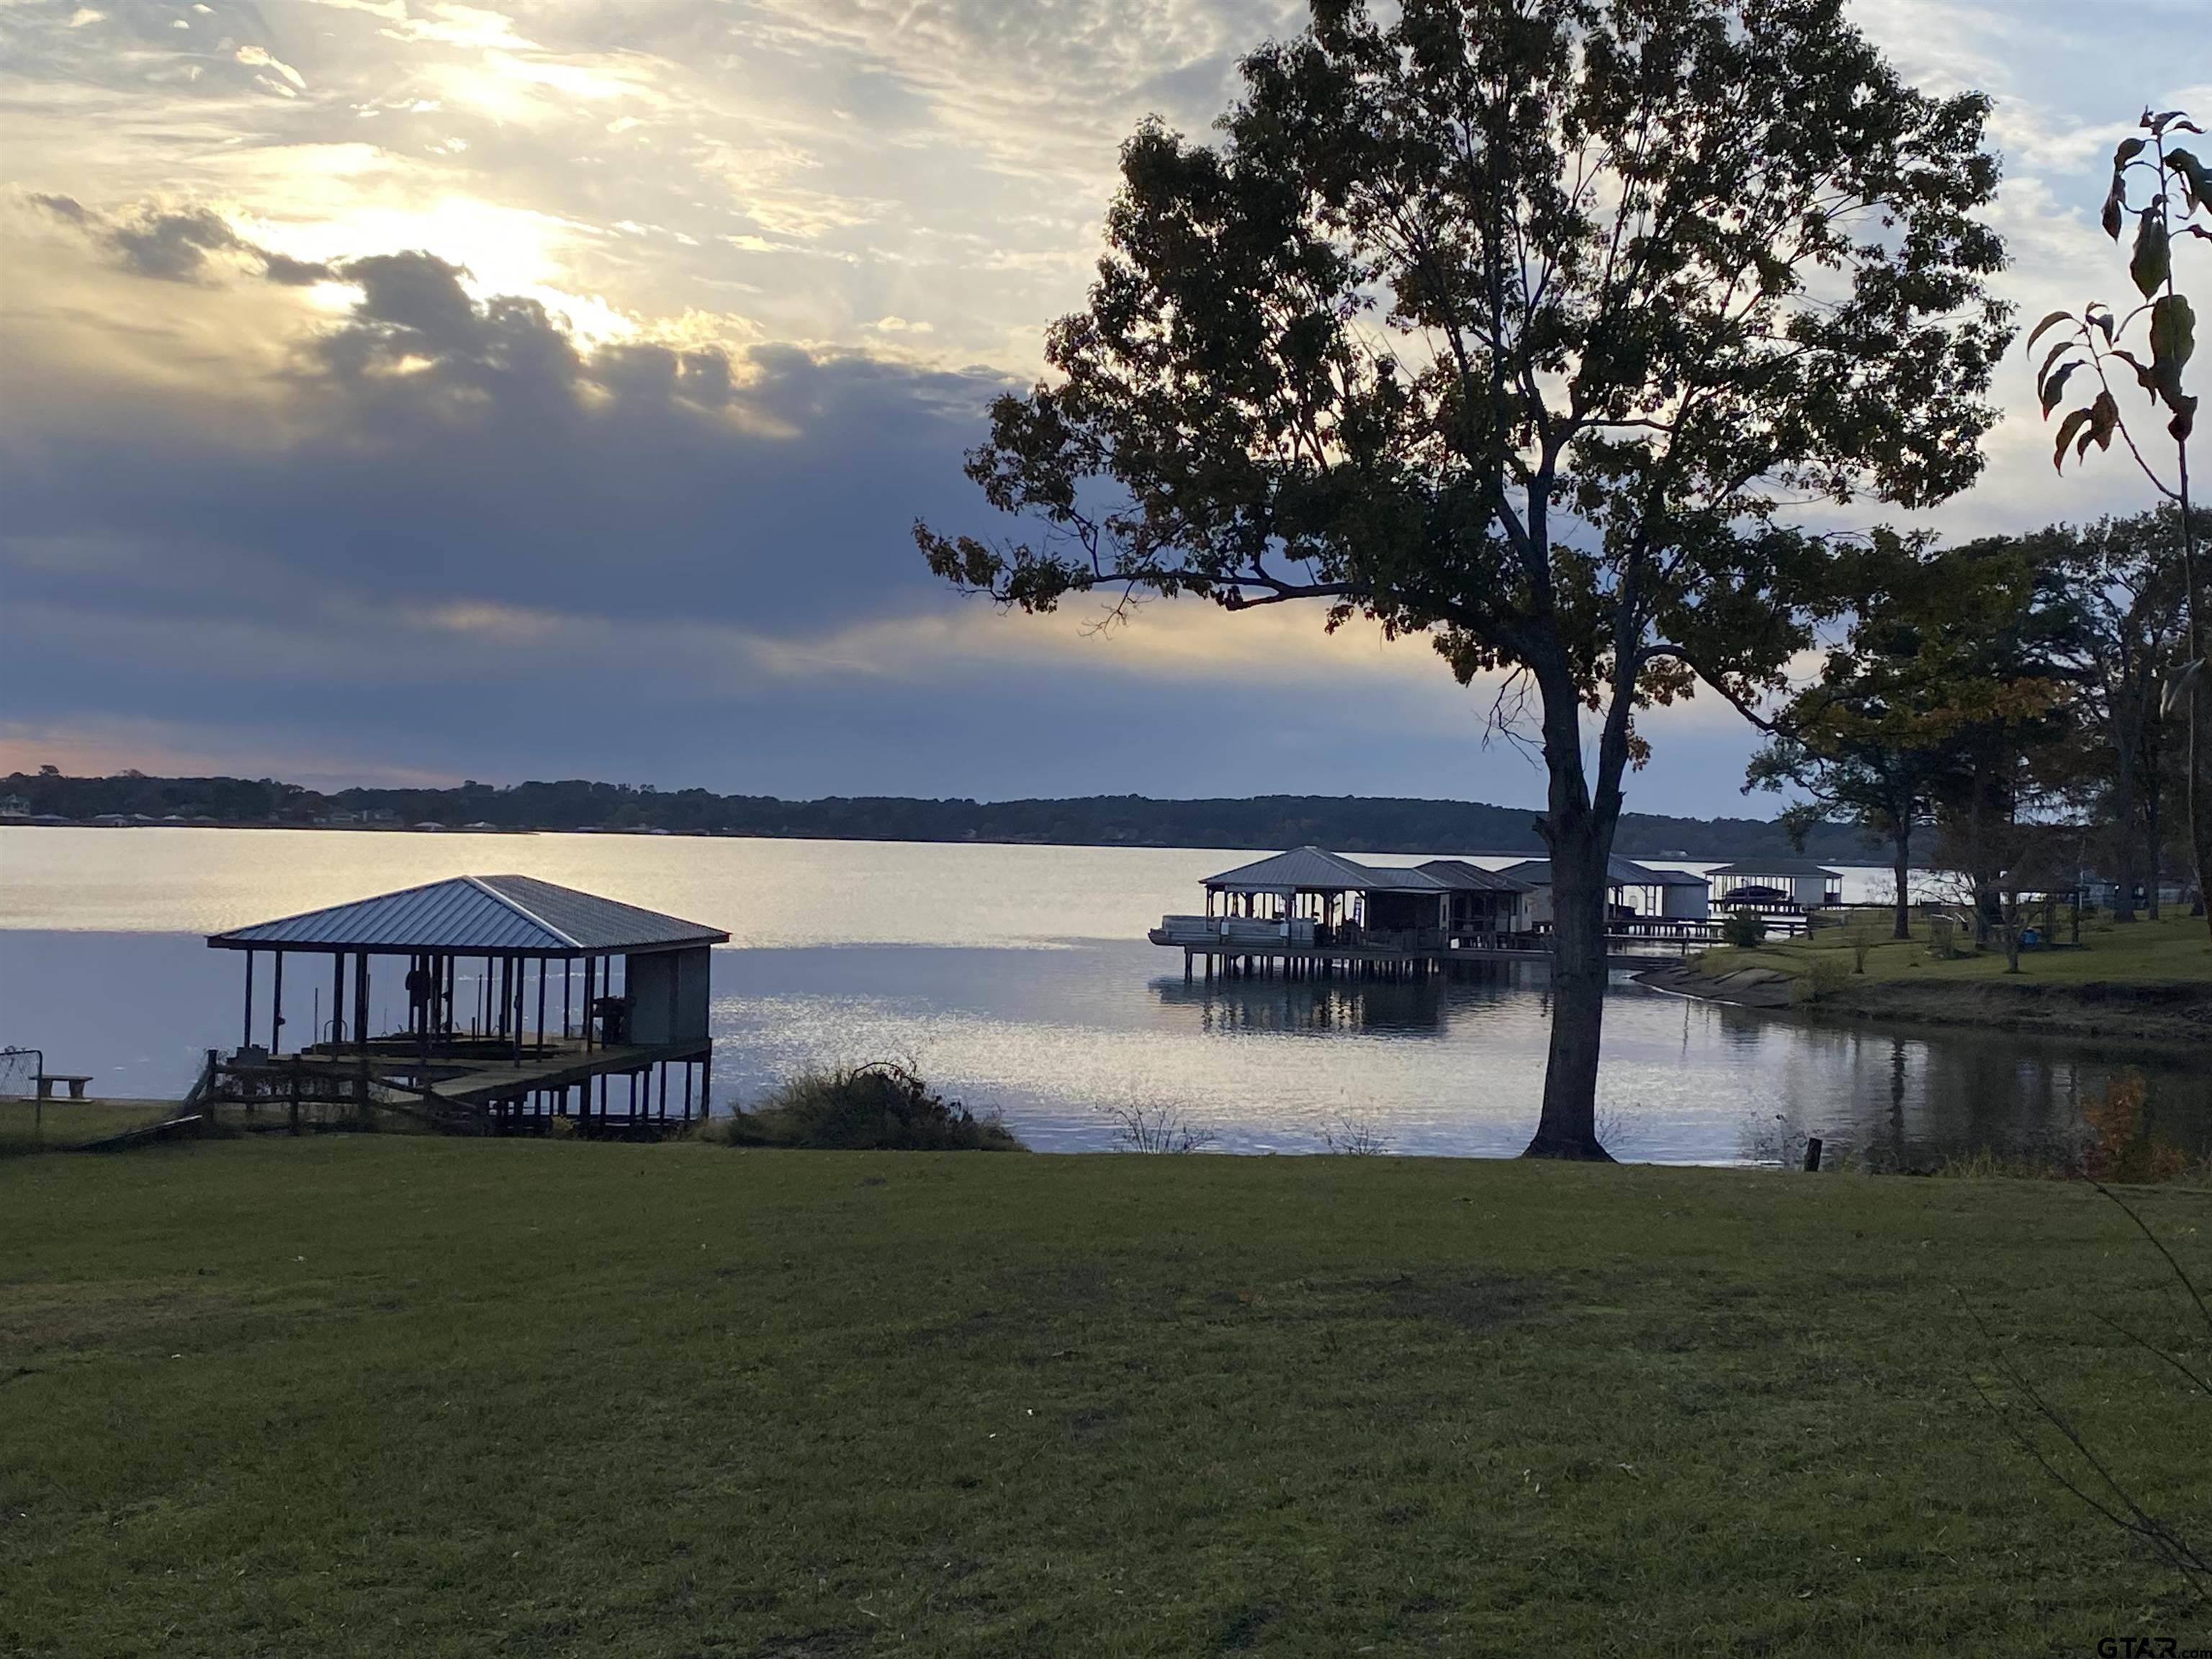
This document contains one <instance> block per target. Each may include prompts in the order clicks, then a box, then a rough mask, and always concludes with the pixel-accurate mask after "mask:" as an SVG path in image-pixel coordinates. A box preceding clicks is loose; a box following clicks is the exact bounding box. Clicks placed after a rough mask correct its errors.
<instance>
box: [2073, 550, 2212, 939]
mask: <svg viewBox="0 0 2212 1659" xmlns="http://www.w3.org/2000/svg"><path fill="white" fill-rule="evenodd" d="M2197 520H2198V523H2197V540H2199V541H2200V542H2201V541H2203V540H2204V539H2206V534H2205V532H2206V530H2207V528H2208V520H2212V515H2208V514H2206V513H2203V512H2202V511H2201V510H2200V511H2199V512H2198V513H2197ZM2031 545H2033V546H2034V547H2035V548H2036V549H2037V550H2039V555H2040V556H2041V557H2042V559H2043V560H2044V562H2045V564H2046V565H2047V566H2048V568H2050V570H2051V573H2052V574H2053V576H2054V577H2055V578H2056V579H2057V581H2058V583H2059V584H2060V586H2061V587H2062V590H2063V592H2064V594H2065V602H2066V604H2067V606H2068V608H2069V610H2070V611H2071V612H2072V613H2073V615H2072V625H2071V628H2070V630H2069V631H2070V633H2071V634H2072V636H2073V637H2072V641H2071V647H2070V649H2069V650H2068V651H2067V652H2066V653H2065V659H2066V660H2065V667H2066V670H2067V671H2068V673H2069V677H2070V678H2071V679H2072V681H2073V683H2074V685H2075V688H2076V691H2077V699H2076V702H2077V708H2078V712H2079V716H2080V725H2081V735H2082V736H2083V738H2086V739H2087V744H2088V746H2089V747H2090V749H2091V751H2092V753H2093V755H2094V757H2095V759H2094V762H2093V765H2092V766H2091V768H2090V769H2089V771H2090V775H2091V777H2092V779H2093V781H2094V782H2095V784H2096V785H2097V786H2098V787H2097V788H2096V790H2095V792H2094V793H2095V795H2096V796H2097V797H2098V799H2097V800H2096V801H2095V803H2094V804H2095V805H2097V806H2098V807H2100V808H2101V809H2102V815H2103V816H2104V817H2106V820H2107V821H2108V822H2109V823H2110V824H2111V827H2112V850H2111V854H2110V856H2111V858H2112V875H2113V876H2114V878H2116V880H2115V889H2116V893H2117V896H2116V897H2115V899H2114V901H2113V915H2114V919H2115V920H2116V921H2134V920H2135V888H2136V877H2137V875H2138V873H2139V872H2142V873H2144V874H2145V875H2147V878H2148V882H2149V884H2150V890H2151V902H2152V904H2153V906H2154V907H2155V905H2156V903H2157V887H2158V866H2159V848H2158V844H2157V843H2158V838H2159V835H2160V824H2159V823H2158V810H2157V809H2158V804H2159V802H2158V789H2159V784H2160V777H2159V771H2160V751H2161V750H2162V749H2163V748H2165V747H2166V744H2164V743H2163V742H2162V739H2163V738H2164V737H2165V733H2164V732H2163V731H2162V730H2161V729H2160V728H2161V722H2160V720H2159V718H2158V713H2159V692H2160V688H2161V687H2162V686H2164V685H2167V684H2172V682H2173V681H2174V680H2175V679H2176V678H2179V673H2180V671H2181V667H2182V659H2183V658H2184V656H2185V654H2186V653H2185V649H2184V647H2185V645H2186V643H2187V639H2188V629H2187V626H2186V624H2185V622H2184V620H2183V617H2184V610H2185V599H2186V594H2185V587H2186V584H2185V581H2184V580H2183V562H2182V559H2181V556H2180V554H2181V513H2180V510H2179V508H2177V507H2166V508H2164V509H2161V510H2159V511H2156V512H2151V513H2139V514H2137V515H2136V516H2135V517H2133V518H2126V519H2106V520H2100V522H2098V523H2096V524H2093V525H2090V526H2086V527H2084V528H2082V529H2081V530H2074V529H2071V528H2068V527H2064V526H2060V527H2055V528H2053V529H2052V530H2050V531H2047V532H2044V534H2043V535H2041V536H2039V537H2035V538H2031ZM2139 849H2140V850H2141V851H2142V852H2143V853H2144V854H2146V856H2145V857H2144V859H2143V860H2142V864H2140V865H2139V864H2138V863H2137V861H2136V854H2137V852H2138V850H2139ZM2154 913H2155V911H2154Z"/></svg>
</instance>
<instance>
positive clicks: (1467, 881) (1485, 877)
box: [1418, 859, 1534, 893]
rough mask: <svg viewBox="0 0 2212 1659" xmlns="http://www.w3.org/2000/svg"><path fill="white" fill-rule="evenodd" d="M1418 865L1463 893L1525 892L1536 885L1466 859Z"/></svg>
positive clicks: (1434, 860)
mask: <svg viewBox="0 0 2212 1659" xmlns="http://www.w3.org/2000/svg"><path fill="white" fill-rule="evenodd" d="M1418 867H1419V870H1420V871H1421V872H1422V873H1423V874H1424V875H1426V876H1429V877H1431V878H1433V879H1434V880H1435V881H1437V883H1438V884H1441V885H1443V886H1445V887H1450V888H1455V889H1456V890H1459V891H1460V892H1462V893H1525V892H1527V891H1528V890H1529V888H1530V887H1531V886H1532V885H1534V884H1533V883H1530V882H1527V881H1523V880H1522V878H1520V877H1518V876H1509V875H1507V874H1506V873H1505V872H1504V871H1503V870H1486V869H1484V868H1483V867H1482V866H1480V865H1479V864H1469V863H1468V861H1467V860H1465V859H1431V860H1429V861H1428V862H1427V863H1426V864H1424V865H1421V866H1418Z"/></svg>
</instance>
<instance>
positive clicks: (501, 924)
mask: <svg viewBox="0 0 2212 1659" xmlns="http://www.w3.org/2000/svg"><path fill="white" fill-rule="evenodd" d="M729 937H730V936H729V935H728V934H727V933H724V932H723V931H722V930H721V929H720V928H718V927H705V926H703V925H702V924H701V923H699V922H696V921H684V920H683V919H682V918H680V917H677V916H669V915H662V914H661V913H660V912H659V911H658V910H645V909H641V908H638V907H637V906H636V905H634V904H621V903H617V902H616V901H614V900H613V899H607V898H601V897H599V896H598V895H596V894H593V893H581V892H579V891H577V890H575V889H574V888H573V887H562V886H560V885H559V884H556V883H554V882H550V881H539V880H538V879H537V878H535V877H532V876H454V877H451V878H448V879H447V880H444V881H434V882H429V883H426V884H424V885H422V886H420V887H405V888H402V889H401V890H399V891H398V892H396V893H380V894H379V895H377V896H375V897H374V898H365V899H356V900H355V901H354V902H352V903H350V904H334V905H331V906H330V907H329V908H326V909H321V910H309V911H307V912H305V913H303V914H302V915H296V916H284V917H282V918H280V919H278V920H277V921H264V922H257V923H255V924H254V925H252V926H251V927H234V928H233V929H231V930H230V931H229V932H228V933H216V934H212V935H210V937H209V939H208V943H209V944H210V945H213V946H216V947H217V948H218V949H222V950H233V951H247V950H258V949H260V948H262V947H264V946H268V947H270V948H289V949H292V950H300V951H382V952H386V953H388V954H402V953H410V952H413V951H442V952H451V953H453V954H456V955H460V956H475V955H478V954H489V955H493V956H505V955H519V956H575V955H579V954H580V953H584V952H587V951H653V950H669V949H673V948H675V947H677V946H679V945H720V944H723V943H725V942H726V940H727V939H729Z"/></svg>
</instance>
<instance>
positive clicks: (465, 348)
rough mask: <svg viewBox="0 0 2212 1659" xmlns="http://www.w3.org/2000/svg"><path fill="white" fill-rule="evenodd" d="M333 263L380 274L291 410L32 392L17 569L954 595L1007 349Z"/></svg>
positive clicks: (780, 617)
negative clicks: (716, 316) (86, 427)
mask: <svg viewBox="0 0 2212 1659" xmlns="http://www.w3.org/2000/svg"><path fill="white" fill-rule="evenodd" d="M206 240H214V239H213V237H212V234H211V233H210V234H209V235H208V237H207V238H206ZM189 246H194V247H199V248H201V251H202V252H204V251H205V250H204V247H203V246H202V244H201V243H199V242H192V243H190V244H189ZM332 274H333V275H334V276H336V277H337V279H338V280H342V281H345V282H349V283H355V284H357V285H358V286H359V288H360V289H361V297H360V299H359V301H357V303H356V305H355V307H354V308H353V310H352V311H351V313H349V315H348V316H347V317H346V318H344V319H343V320H342V321H341V322H339V323H338V324H337V325H334V326H328V327H325V328H321V329H319V330H316V331H313V332H310V333H308V334H307V335H305V336H302V337H300V338H299V339H297V340H296V341H294V342H292V343H291V356H292V362H293V367H292V369H291V371H290V373H289V374H288V375H287V376H286V377H284V378H283V380H281V381H279V382H278V383H277V384H276V387H275V389H274V393H273V395H275V396H276V398H278V399H279V400H280V401H279V404H278V405H277V407H276V410H274V412H273V415H272V416H271V417H270V422H269V425H268V427H267V428H264V429H263V430H258V431H252V432H248V431H246V430H244V429H242V428H227V427H226V426H224V425H222V424H221V423H210V422H199V421H191V420H171V419H167V418H165V417H163V416H161V414H160V412H159V411H158V410H152V409H134V408H132V407H131V405H130V404H128V403H118V406H117V407H116V409H115V410H113V411H112V415H111V416H107V417H104V423H105V424H106V426H107V427H108V429H109V435H108V436H107V437H106V440H105V441H104V442H103V443H102V444H101V445H100V446H97V447H88V446H86V445H84V444H82V443H81V442H76V441H67V442H64V441H53V442H51V443H50V442H46V441H42V439H41V435H40V429H39V425H38V421H39V416H38V414H37V411H35V410H29V409H27V408H21V407H19V408H18V409H17V410H15V416H14V417H13V418H12V419H10V420H8V421H7V422H5V426H6V428H7V430H6V437H7V441H6V442H5V443H4V445H0V468H4V469H5V471H4V473H0V487H4V488H5V489H6V492H7V494H8V495H9V501H10V511H9V516H8V521H7V525H6V531H5V545H6V548H7V550H8V551H7V556H6V564H7V566H8V568H9V576H8V581H9V587H10V589H11V591H12V593H13V594H14V595H16V596H20V597H21V598H23V599H26V600H33V599H52V600H53V601H55V602H64V601H65V602H67V603H70V604H79V603H84V604H95V603H96V604H98V605H101V606H103V607H106V608H107V609H109V610H112V611H117V612H118V613H121V612H132V611H144V612H147V613H149V614H154V615H159V616H164V617H182V616H187V615H191V614H204V615H208V616H211V617H225V618H234V617H240V616H252V615H254V614H257V613H258V612H259V611H265V610H266V609H267V608H268V607H269V606H270V605H272V604H279V603H281V604H283V605H291V606H304V607H307V608H308V609H314V608H317V607H324V608H327V607H329V606H331V605H342V604H346V603H350V604H353V605H356V607H357V608H358V609H361V610H365V611H367V610H380V609H382V610H389V609H392V608H402V609H404V608H407V607H414V608H416V609H417V610H420V609H424V608H435V607H439V606H450V605H499V606H507V607H517V606H520V607H525V608H527V609H529V610H531V611H535V612H540V613H544V614H546V615H549V616H552V617H585V618H592V619H599V618H614V619H624V620H628V621H631V622H637V621H641V620H647V619H653V618H660V619H672V618H680V619H682V620H684V621H685V622H689V623H705V624H726V625H729V626H732V627H744V628H746V629H761V630H780V629H788V630H797V631H800V632H804V631H807V630H812V629H829V628H834V627H837V626H842V625H844V624H846V623H850V622H852V621H854V620H856V619H860V620H865V619H866V618H869V617H882V616H885V615H892V614H900V613H903V612H908V611H912V610H913V609H914V608H915V607H917V606H941V605H948V604H951V603H952V602H953V601H952V599H951V596H950V595H949V594H946V593H944V592H940V591H939V589H938V588H937V587H936V586H934V585H933V582H932V581H931V580H930V578H929V577H928V575H927V572H926V571H925V570H924V569H923V568H922V566H921V562H920V560H919V559H918V557H917V556H916V555H915V552H914V549H913V544H912V539H911V535H910V526H911V524H912V522H913V520H914V519H915V517H916V516H918V515H926V516H928V517H930V518H932V519H933V520H946V521H963V522H971V523H972V522H973V521H974V520H975V518H976V516H977V515H978V513H980V511H981V503H980V502H979V501H977V500H976V499H975V496H974V493H973V491H972V490H971V489H970V488H969V486H968V484H967V483H966V481H965V480H964V479H963V477H962V476H961V472H960V465H961V457H962V453H963V451H964V449H965V448H966V447H969V445H971V444H972V443H973V442H975V440H976V438H977V437H978V436H979V435H980V431H981V417H982V410H983V409H984V406H985V405H986V404H987V402H988V400H989V398H991V397H992V396H993V395H994V393H996V392H999V391H1000V390H1001V389H1003V387H1004V386H1006V380H1004V379H1003V377H1000V376H999V375H996V374H988V373H985V372H981V371H975V372H951V371H945V370H938V369H930V368H919V367H915V366H912V365H909V364H905V363H901V362H894V361H890V360H886V359H882V358H878V357H873V356H867V355H866V354H862V353H857V352H846V353H817V352H812V351H809V350H805V349H801V348H799V347H795V346H783V345H773V346H772V345H756V346H753V347H750V348H749V349H730V350H725V349H717V348H714V347H706V346H698V347H677V346H671V345H666V344H662V343H649V342H631V343H615V344H611V345H605V346H602V347H601V348H599V349H597V350H592V349H586V346H585V345H584V344H583V343H580V342H579V340H578V339H577V338H576V337H574V334H573V333H572V331H570V330H569V328H568V326H567V325H566V324H565V322H564V321H563V320H562V319H561V318H560V317H558V316H556V315H554V314H552V313H549V311H548V310H547V309H546V307H544V305H543V304H541V303H540V302H539V301H537V300H535V299H532V298H526V297H522V296H517V295H493V296H490V297H488V298H483V299H478V298H476V297H473V296H471V295H470V294H469V292H468V291H467V289H465V286H464V277H465V272H464V271H463V270H461V269H460V268H459V267H458V266H456V265H453V264H449V263H447V262H445V261H443V260H441V259H438V258H435V257H433V256H431V255H429V254H427V253H420V252H409V253H398V254H382V255H374V256H369V257H364V258H355V259H351V260H347V261H342V262H337V264H335V266H334V269H333V273H332ZM270 314H271V316H272V317H273V318H281V319H286V325H287V326H290V327H298V326H299V322H298V320H297V319H298V318H299V314H300V313H297V312H295V311H293V310H290V309H289V308H276V307H272V309H271V313H270ZM200 372H203V373H210V374H213V373H219V372H221V371H220V370H219V369H218V368H212V367H207V366H203V368H202V369H201V371H200ZM217 390H221V391H223V392H236V391H237V390H238V388H236V387H228V386H227V387H221V388H218V387H215V386H210V391H211V392H212V391H217ZM61 544H68V545H69V546H70V547H71V548H72V549H75V550H76V551H74V552H73V553H72V554H71V555H70V556H69V557H68V558H66V559H55V558H51V557H48V556H44V555H40V556H38V557H36V558H33V557H32V556H30V553H29V550H33V549H36V548H51V547H53V546H58V545H61ZM617 573H618V574H617Z"/></svg>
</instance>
